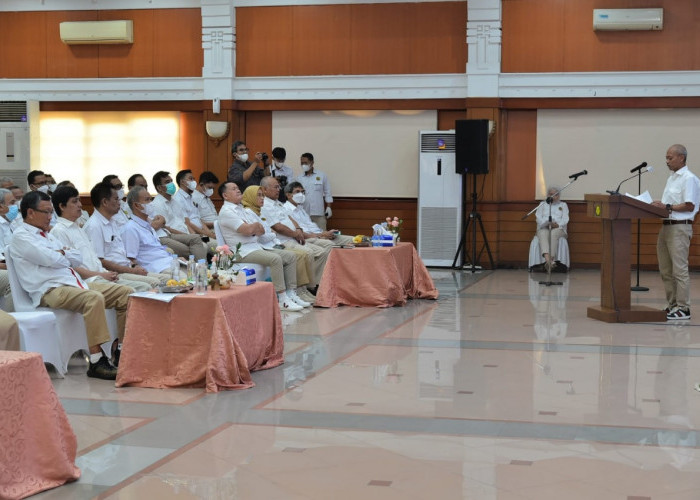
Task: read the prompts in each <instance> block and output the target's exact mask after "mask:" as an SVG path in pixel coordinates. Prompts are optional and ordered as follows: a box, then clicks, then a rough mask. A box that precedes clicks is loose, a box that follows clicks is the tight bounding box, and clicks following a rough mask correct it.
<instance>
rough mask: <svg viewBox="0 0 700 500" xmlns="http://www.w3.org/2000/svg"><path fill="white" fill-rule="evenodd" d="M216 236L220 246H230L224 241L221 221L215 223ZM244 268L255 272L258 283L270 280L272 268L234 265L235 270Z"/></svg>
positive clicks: (258, 265) (257, 265)
mask: <svg viewBox="0 0 700 500" xmlns="http://www.w3.org/2000/svg"><path fill="white" fill-rule="evenodd" d="M214 234H215V235H216V241H218V242H219V245H228V243H226V240H225V239H224V234H223V233H222V232H221V226H219V221H218V220H215V221H214ZM242 267H249V268H251V269H254V270H255V277H256V279H257V280H258V281H265V280H267V279H269V278H270V268H269V267H267V266H261V265H260V264H251V263H248V262H245V263H242V264H236V265H234V269H235V270H238V269H240V268H242Z"/></svg>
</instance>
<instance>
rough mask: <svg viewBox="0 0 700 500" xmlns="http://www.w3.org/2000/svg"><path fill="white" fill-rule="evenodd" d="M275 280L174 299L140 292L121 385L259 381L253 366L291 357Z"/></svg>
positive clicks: (218, 385)
mask: <svg viewBox="0 0 700 500" xmlns="http://www.w3.org/2000/svg"><path fill="white" fill-rule="evenodd" d="M283 351H284V338H283V334H282V319H281V317H280V311H279V306H278V304H277V296H276V294H275V290H274V287H273V286H272V283H256V284H254V285H250V286H246V287H243V286H234V287H232V288H231V289H230V290H221V291H217V292H212V291H210V292H208V293H207V295H202V296H199V295H195V294H194V293H193V292H189V293H187V294H182V295H180V296H178V297H177V298H175V299H174V300H173V301H172V302H170V303H164V302H159V301H156V300H152V299H147V298H139V297H132V298H131V299H130V300H129V309H128V312H127V319H126V333H125V336H124V345H123V347H122V354H121V358H120V361H119V372H118V375H117V384H116V385H117V387H120V386H125V385H133V386H137V387H157V388H166V387H205V388H206V390H207V392H217V391H219V390H222V389H247V388H249V387H252V386H253V385H255V384H253V380H252V378H251V376H250V372H251V371H254V370H263V369H266V368H272V367H274V366H278V365H280V364H282V363H283V361H284V356H283Z"/></svg>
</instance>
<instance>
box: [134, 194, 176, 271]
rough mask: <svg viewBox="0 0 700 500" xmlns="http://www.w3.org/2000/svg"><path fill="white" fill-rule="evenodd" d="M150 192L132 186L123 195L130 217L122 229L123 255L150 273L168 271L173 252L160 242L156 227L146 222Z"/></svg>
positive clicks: (135, 265)
mask: <svg viewBox="0 0 700 500" xmlns="http://www.w3.org/2000/svg"><path fill="white" fill-rule="evenodd" d="M151 200H152V198H151V195H150V194H148V191H146V190H145V189H144V188H143V187H141V186H134V187H133V188H132V189H131V190H130V191H129V194H127V195H126V202H127V203H128V204H129V208H130V209H131V213H132V214H133V217H131V219H130V220H129V222H127V224H126V226H124V228H123V229H122V241H124V248H125V249H126V257H127V259H129V262H131V265H132V266H134V268H137V267H140V268H143V269H145V270H146V271H148V272H149V273H159V274H168V273H169V272H170V264H171V262H172V255H171V254H170V252H168V251H167V250H166V247H165V246H164V245H163V244H161V242H160V239H159V238H158V235H157V234H156V231H155V229H153V228H152V227H151V225H150V224H149V223H148V219H149V213H152V208H149V207H150V206H151V205H152V204H153V202H152V201H151Z"/></svg>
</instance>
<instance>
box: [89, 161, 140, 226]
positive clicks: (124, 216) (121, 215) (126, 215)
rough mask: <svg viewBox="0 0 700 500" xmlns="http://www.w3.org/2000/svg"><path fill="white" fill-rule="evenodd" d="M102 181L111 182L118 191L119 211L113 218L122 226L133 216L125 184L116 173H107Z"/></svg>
mask: <svg viewBox="0 0 700 500" xmlns="http://www.w3.org/2000/svg"><path fill="white" fill-rule="evenodd" d="M102 182H103V183H105V184H109V185H110V186H112V188H114V190H115V191H116V192H117V197H118V198H119V211H118V212H117V213H116V214H114V215H113V216H112V220H113V221H114V222H115V223H116V224H117V226H119V227H120V228H121V227H123V226H124V225H125V224H126V223H127V222H129V219H130V218H131V210H129V205H128V204H127V203H126V193H125V192H124V184H123V183H122V181H121V180H120V179H119V176H118V175H114V174H110V175H105V176H104V178H103V179H102ZM93 205H94V202H93ZM95 208H97V207H95Z"/></svg>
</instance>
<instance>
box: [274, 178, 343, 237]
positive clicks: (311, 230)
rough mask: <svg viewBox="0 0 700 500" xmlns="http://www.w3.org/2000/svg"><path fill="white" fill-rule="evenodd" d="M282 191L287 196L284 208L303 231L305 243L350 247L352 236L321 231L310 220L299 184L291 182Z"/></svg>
mask: <svg viewBox="0 0 700 500" xmlns="http://www.w3.org/2000/svg"><path fill="white" fill-rule="evenodd" d="M284 190H285V194H286V196H287V201H286V202H285V204H284V208H285V209H286V210H287V211H288V212H289V215H291V216H292V218H293V219H294V220H295V221H297V223H299V226H301V228H302V229H303V230H304V237H305V238H306V241H308V242H310V243H315V244H317V245H322V246H333V245H352V243H353V240H352V236H347V235H345V234H340V231H338V230H337V229H331V230H327V231H323V230H322V229H321V228H320V227H318V226H317V225H316V223H314V221H312V220H311V217H309V214H307V213H306V211H305V210H304V207H303V204H304V201H305V200H306V190H305V189H304V186H302V184H301V182H297V181H294V182H291V183H289V184H287V187H286V188H285V189H284Z"/></svg>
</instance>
